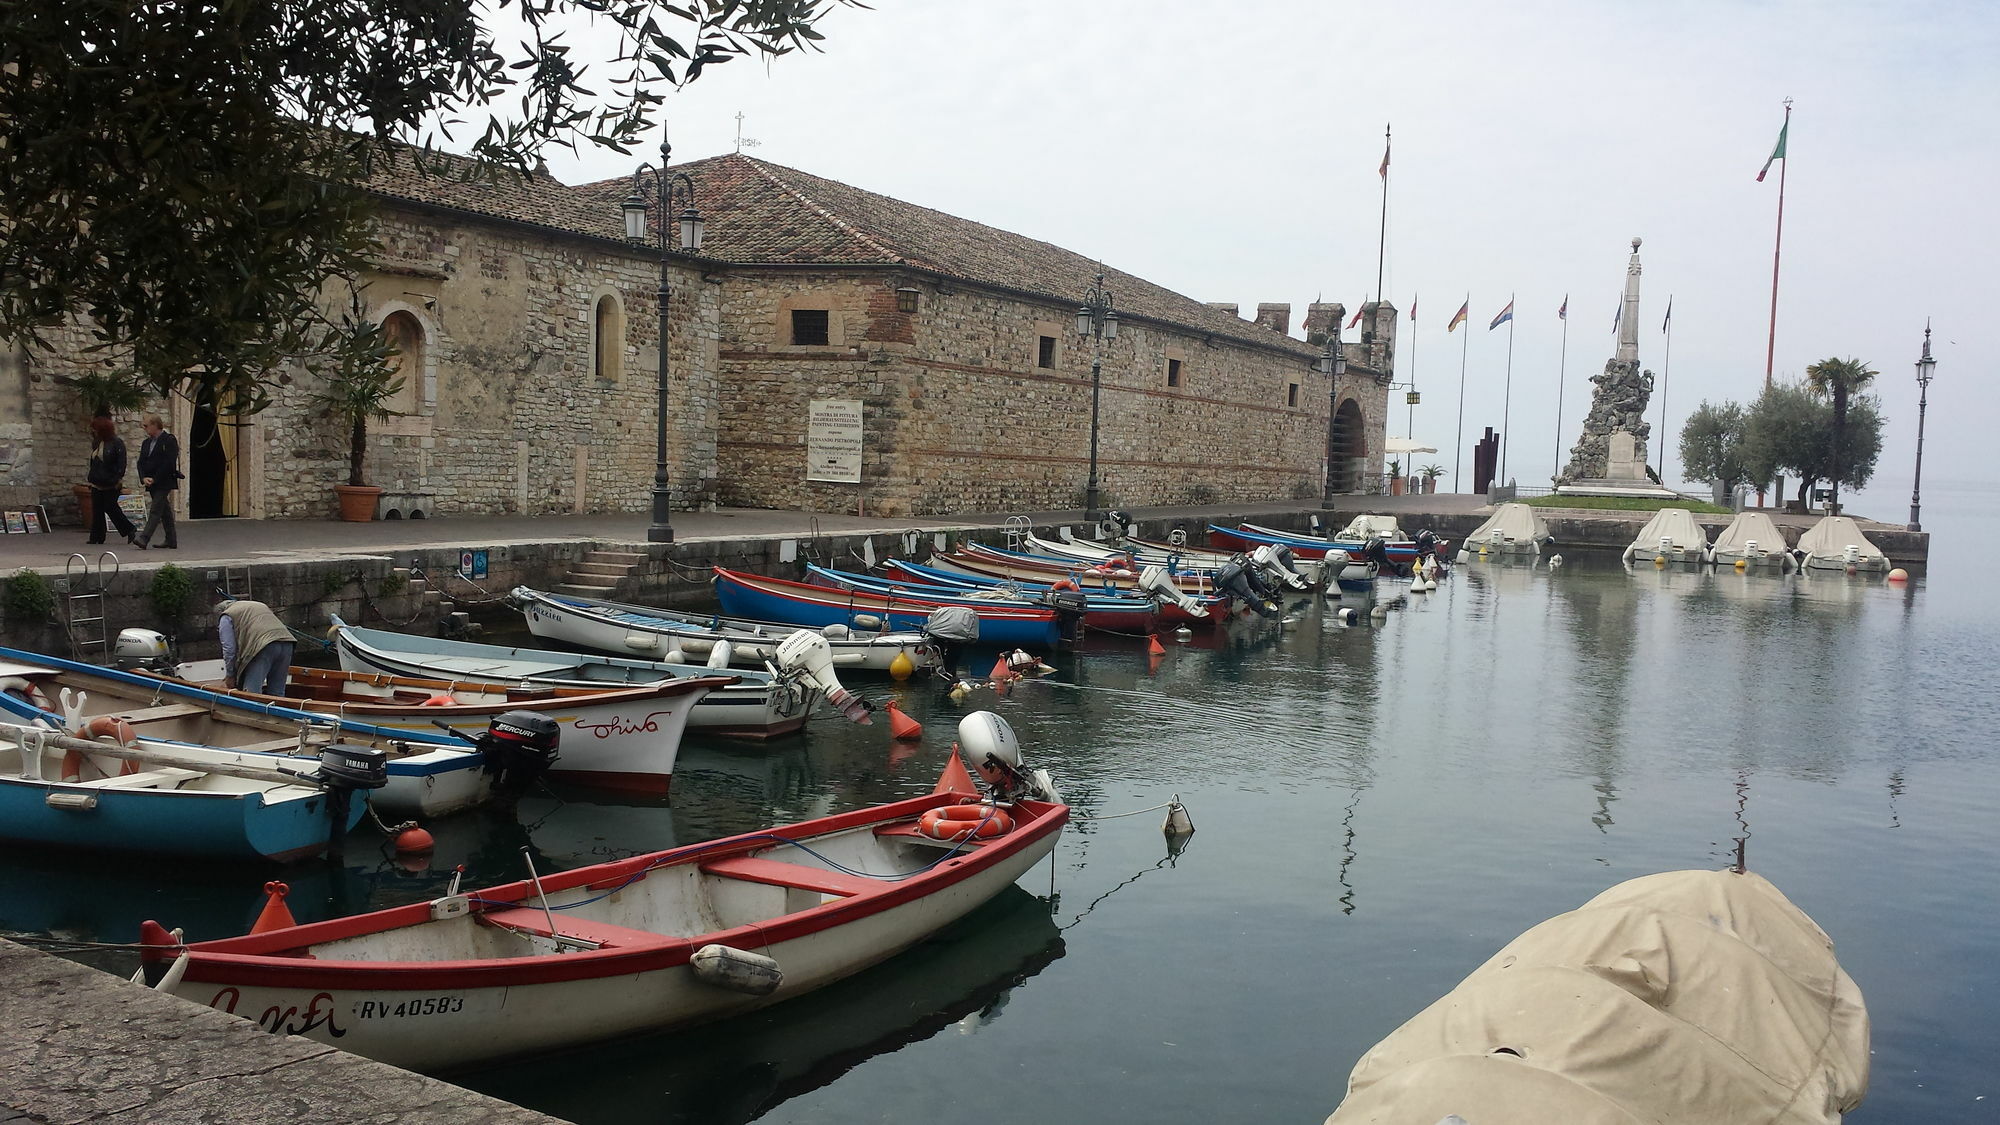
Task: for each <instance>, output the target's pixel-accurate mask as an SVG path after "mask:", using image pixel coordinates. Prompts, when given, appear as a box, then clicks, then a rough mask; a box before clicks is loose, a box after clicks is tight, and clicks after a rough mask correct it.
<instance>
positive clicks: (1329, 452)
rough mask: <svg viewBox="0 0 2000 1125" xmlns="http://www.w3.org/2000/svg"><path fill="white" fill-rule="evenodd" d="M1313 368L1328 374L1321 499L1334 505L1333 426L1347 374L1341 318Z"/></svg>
mask: <svg viewBox="0 0 2000 1125" xmlns="http://www.w3.org/2000/svg"><path fill="white" fill-rule="evenodd" d="M1313 369H1314V370H1316V371H1318V372H1319V373H1320V374H1322V375H1324V376H1326V494H1325V495H1324V496H1323V497H1321V499H1320V506H1321V507H1323V508H1328V509H1331V508H1332V507H1333V427H1334V419H1335V418H1337V417H1339V413H1338V411H1339V406H1340V377H1341V376H1342V375H1345V374H1347V356H1346V355H1344V354H1342V352H1341V348H1340V318H1339V317H1335V318H1334V321H1333V327H1332V329H1331V330H1330V331H1328V333H1327V336H1326V353H1325V354H1324V355H1321V356H1320V357H1319V358H1318V359H1316V360H1314V361H1313Z"/></svg>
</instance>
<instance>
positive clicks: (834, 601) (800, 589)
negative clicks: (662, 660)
mask: <svg viewBox="0 0 2000 1125" xmlns="http://www.w3.org/2000/svg"><path fill="white" fill-rule="evenodd" d="M715 594H716V598H717V600H719V601H720V602H721V603H722V608H723V611H724V612H726V613H729V614H733V615H735V616H738V617H761V618H765V619H768V620H773V621H790V622H794V623H796V624H799V625H804V626H809V627H811V628H815V629H819V628H824V627H826V626H828V625H847V626H850V627H853V626H854V625H855V624H856V622H857V620H858V619H861V618H872V619H874V620H875V621H878V622H880V623H881V624H882V626H883V627H885V628H892V629H921V628H922V627H923V626H924V623H925V622H926V621H927V620H929V618H930V615H931V611H932V610H934V609H936V608H938V605H939V604H940V603H937V602H934V601H926V600H923V599H918V598H898V597H893V596H888V595H881V594H870V593H865V592H863V591H860V590H831V589H827V588H825V587H817V586H808V585H805V584H804V583H797V582H781V581H779V580H775V579H763V580H758V579H752V578H749V577H748V576H745V575H738V574H736V573H734V572H732V571H724V570H720V569H718V570H717V571H716V582H715ZM975 612H977V613H978V617H979V643H980V644H982V645H1000V646H1017V645H1034V646H1039V647H1044V648H1050V647H1054V646H1055V644H1056V642H1057V632H1056V622H1055V614H1054V613H1051V612H1048V611H1041V612H1021V613H1011V612H1009V613H985V612H978V611H975ZM860 626H861V627H863V628H869V627H873V626H872V625H870V623H869V622H868V621H866V620H862V621H860Z"/></svg>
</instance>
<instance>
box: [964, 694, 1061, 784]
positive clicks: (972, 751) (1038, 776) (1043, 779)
mask: <svg viewBox="0 0 2000 1125" xmlns="http://www.w3.org/2000/svg"><path fill="white" fill-rule="evenodd" d="M958 749H959V752H960V753H962V754H964V755H965V760H966V762H967V763H968V764H970V765H971V766H972V771H973V772H974V773H976V774H978V775H979V777H980V778H981V779H982V780H983V781H985V782H986V784H988V785H990V786H992V787H993V796H994V799H996V800H999V801H1013V800H1017V799H1019V798H1022V797H1028V798H1031V799H1033V800H1037V801H1060V800H1061V799H1062V798H1061V797H1060V796H1058V795H1057V794H1056V787H1055V782H1054V781H1052V780H1051V779H1050V777H1049V771H1047V770H1029V769H1028V768H1027V767H1026V766H1025V765H1024V763H1023V761H1022V758H1021V740H1020V739H1018V738H1016V737H1015V736H1014V728H1013V727H1010V726H1008V725H1007V720H1005V719H1003V718H1001V717H1000V716H998V715H995V714H994V713H993V712H991V711H974V712H972V713H971V714H970V715H967V716H966V717H965V718H963V719H960V720H959V721H958Z"/></svg>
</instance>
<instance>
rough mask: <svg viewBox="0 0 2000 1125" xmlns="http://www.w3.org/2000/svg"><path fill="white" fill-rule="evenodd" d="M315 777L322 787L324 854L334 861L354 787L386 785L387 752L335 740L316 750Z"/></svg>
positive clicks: (339, 849) (351, 803)
mask: <svg viewBox="0 0 2000 1125" xmlns="http://www.w3.org/2000/svg"><path fill="white" fill-rule="evenodd" d="M316 780H318V781H319V783H320V784H321V785H324V786H326V811H327V820H328V824H327V836H326V854H327V855H328V856H330V857H331V858H332V859H334V860H335V861H336V862H338V861H339V859H340V858H341V855H342V852H343V849H342V846H341V845H342V841H344V840H345V839H346V838H347V814H348V811H349V810H351V809H352V808H353V807H354V792H355V790H357V789H358V790H361V791H363V792H367V791H370V790H375V789H380V788H382V787H383V786H384V785H387V784H389V754H388V751H386V750H378V749H376V748H375V747H373V746H350V745H348V744H347V743H344V742H336V743H334V744H333V745H331V746H328V747H327V748H326V749H324V750H322V751H320V753H319V773H318V774H317V775H316ZM363 799H364V800H365V799H366V798H363Z"/></svg>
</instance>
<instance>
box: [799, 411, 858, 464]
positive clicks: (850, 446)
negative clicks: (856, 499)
mask: <svg viewBox="0 0 2000 1125" xmlns="http://www.w3.org/2000/svg"><path fill="white" fill-rule="evenodd" d="M806 479H807V480H830V481H839V482H841V483H843V484H860V483H861V402H860V400H858V399H844V398H816V399H813V400H812V404H811V408H810V412H809V413H808V414H807V416H806Z"/></svg>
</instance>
